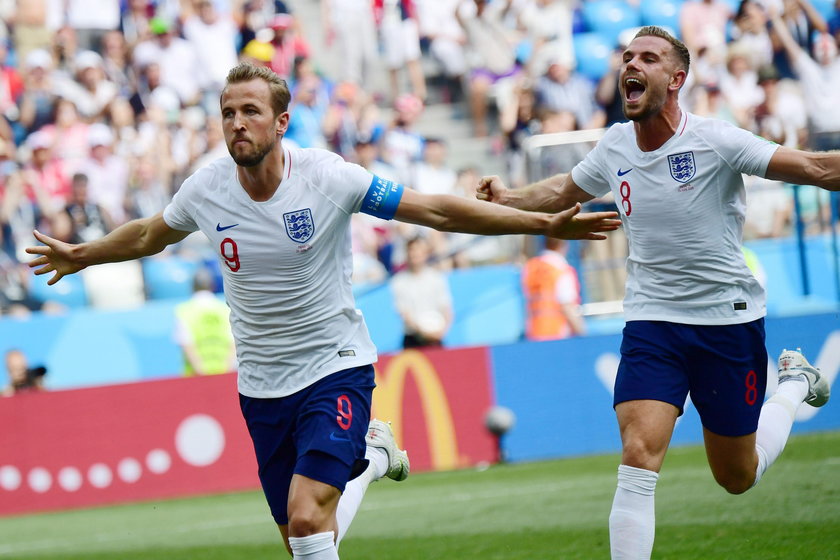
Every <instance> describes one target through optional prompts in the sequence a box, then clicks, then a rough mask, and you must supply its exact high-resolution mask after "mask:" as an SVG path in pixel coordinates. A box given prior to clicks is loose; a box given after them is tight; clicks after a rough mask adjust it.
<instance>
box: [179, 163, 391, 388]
mask: <svg viewBox="0 0 840 560" xmlns="http://www.w3.org/2000/svg"><path fill="white" fill-rule="evenodd" d="M284 150H285V160H286V161H285V168H284V170H283V179H282V182H281V183H280V186H279V188H278V189H277V192H276V193H275V194H274V196H273V197H272V198H271V199H270V200H268V201H265V202H255V201H254V200H252V199H251V197H250V196H248V194H247V193H246V192H245V190H244V189H243V188H242V186H241V185H240V184H239V180H238V178H237V174H236V164H235V163H234V161H233V159H231V158H230V157H225V158H222V159H219V160H216V161H215V162H213V163H211V164H210V165H208V166H207V167H204V168H202V169H199V170H198V171H196V172H195V173H194V174H193V175H191V176H190V177H189V178H188V179H187V180H186V181H184V184H183V185H182V186H181V189H180V190H179V191H178V193H177V194H176V195H175V196H174V197H173V199H172V202H171V203H170V204H169V205H168V206H167V207H166V209H165V210H164V213H163V217H164V220H165V221H166V223H167V224H168V225H169V227H171V228H173V229H177V230H181V231H196V230H201V231H202V232H203V233H204V234H205V235H206V236H207V237H208V238H209V239H210V243H211V245H212V246H213V247H215V249H216V251H217V253H218V254H219V259H220V262H221V268H222V272H223V275H224V285H225V296H226V299H227V303H228V305H229V306H230V310H231V313H230V321H231V327H232V329H233V334H234V337H235V338H236V353H237V357H238V360H239V378H238V384H239V392H240V393H242V394H243V395H246V396H249V397H257V398H274V397H282V396H286V395H290V394H292V393H295V392H297V391H299V390H301V389H303V388H304V387H307V386H309V385H311V384H312V383H314V382H315V381H318V380H319V379H321V378H323V377H325V376H327V375H329V374H330V373H335V372H336V371H340V370H343V369H347V368H351V367H356V366H362V365H367V364H371V363H373V362H375V361H376V359H377V356H376V348H375V347H374V345H373V343H372V342H371V340H370V335H369V334H368V330H367V326H366V325H365V321H364V319H363V318H362V314H361V312H360V311H359V310H357V309H356V306H355V301H354V299H353V293H352V285H351V280H350V276H351V273H352V269H353V262H352V254H351V251H350V217H351V215H352V213H353V212H357V211H358V210H359V208H360V205H361V204H362V201H363V199H364V198H365V194H366V193H367V192H368V189H369V187H371V182H372V181H373V180H374V176H373V175H372V174H370V173H369V172H368V171H366V170H365V169H363V168H362V167H360V166H358V165H354V164H350V163H347V162H345V161H344V160H342V159H341V158H340V157H339V156H337V155H335V154H333V153H330V152H327V151H324V150H317V149H289V148H286V147H284Z"/></svg>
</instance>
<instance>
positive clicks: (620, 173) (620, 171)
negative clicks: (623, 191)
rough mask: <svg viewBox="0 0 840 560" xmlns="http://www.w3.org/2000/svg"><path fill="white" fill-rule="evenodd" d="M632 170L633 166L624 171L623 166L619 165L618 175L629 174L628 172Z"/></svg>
mask: <svg viewBox="0 0 840 560" xmlns="http://www.w3.org/2000/svg"><path fill="white" fill-rule="evenodd" d="M631 171H633V168H632V167H631V168H630V169H628V170H627V171H622V170H621V168H620V167H619V168H618V176H619V177H624V176H625V175H627V174H628V173H630V172H631Z"/></svg>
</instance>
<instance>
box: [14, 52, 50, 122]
mask: <svg viewBox="0 0 840 560" xmlns="http://www.w3.org/2000/svg"><path fill="white" fill-rule="evenodd" d="M52 67H53V59H52V55H51V54H50V53H49V51H47V50H46V49H36V50H33V51H30V52H29V54H28V55H26V58H25V59H24V60H23V70H24V73H23V76H24V88H23V91H22V92H21V96H20V98H19V99H18V105H19V107H20V124H21V126H23V128H24V129H25V130H26V132H27V134H28V133H31V132H34V131H36V130H38V129H39V128H41V127H42V126H44V125H45V124H48V123H50V122H52V119H53V116H54V113H55V102H56V95H55V88H54V86H53V79H52Z"/></svg>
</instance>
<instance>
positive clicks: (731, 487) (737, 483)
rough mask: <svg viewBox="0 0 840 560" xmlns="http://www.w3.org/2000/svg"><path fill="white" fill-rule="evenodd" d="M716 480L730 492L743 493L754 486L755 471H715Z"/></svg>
mask: <svg viewBox="0 0 840 560" xmlns="http://www.w3.org/2000/svg"><path fill="white" fill-rule="evenodd" d="M714 476H715V482H717V483H718V484H719V485H720V486H721V487H722V488H723V489H724V490H726V491H727V492H729V493H730V494H743V493H744V492H746V491H747V490H749V489H750V488H752V486H753V482H755V473H748V472H746V471H745V472H729V473H714Z"/></svg>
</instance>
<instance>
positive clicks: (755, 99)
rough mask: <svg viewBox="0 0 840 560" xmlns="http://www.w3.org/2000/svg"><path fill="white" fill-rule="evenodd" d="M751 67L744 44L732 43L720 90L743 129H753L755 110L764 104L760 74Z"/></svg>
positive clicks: (737, 122)
mask: <svg viewBox="0 0 840 560" xmlns="http://www.w3.org/2000/svg"><path fill="white" fill-rule="evenodd" d="M756 70H757V69H756V68H753V66H752V65H751V57H750V53H749V52H748V51H747V46H746V45H745V44H743V43H732V44H730V45H729V52H728V54H727V57H726V70H725V71H724V72H723V73H722V75H721V77H720V90H721V92H722V93H723V96H724V97H725V98H726V102H727V104H728V105H729V107H730V108H731V109H732V113H733V114H734V115H735V122H736V124H737V125H738V126H739V127H741V128H747V129H749V128H752V124H753V122H752V119H753V114H754V112H755V108H756V107H758V106H759V105H760V104H761V103H762V102H764V92H763V91H762V89H761V88H760V87H758V74H757V72H756Z"/></svg>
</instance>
